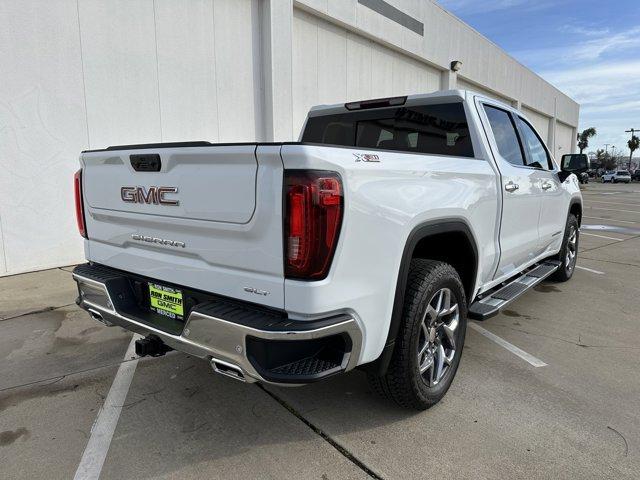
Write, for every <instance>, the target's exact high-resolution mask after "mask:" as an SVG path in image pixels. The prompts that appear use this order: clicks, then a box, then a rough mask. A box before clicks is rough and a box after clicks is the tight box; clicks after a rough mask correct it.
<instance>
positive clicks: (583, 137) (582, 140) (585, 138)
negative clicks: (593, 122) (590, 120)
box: [578, 127, 596, 153]
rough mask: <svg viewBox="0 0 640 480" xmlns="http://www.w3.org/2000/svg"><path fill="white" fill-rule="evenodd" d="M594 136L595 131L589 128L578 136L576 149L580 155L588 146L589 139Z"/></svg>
mask: <svg viewBox="0 0 640 480" xmlns="http://www.w3.org/2000/svg"><path fill="white" fill-rule="evenodd" d="M595 136H596V129H595V128H593V127H589V128H587V129H585V130H583V131H582V133H579V134H578V148H579V149H580V153H582V151H583V150H584V149H585V148H587V147H588V146H589V139H590V138H591V137H595Z"/></svg>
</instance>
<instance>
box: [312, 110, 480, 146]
mask: <svg viewBox="0 0 640 480" xmlns="http://www.w3.org/2000/svg"><path fill="white" fill-rule="evenodd" d="M302 141H303V142H307V143H320V144H326V145H339V146H345V147H361V148H372V149H380V150H394V151H400V152H410V153H424V154H431V155H449V156H456V157H473V156H474V152H473V145H472V143H471V136H470V134H469V125H468V124H467V118H466V115H465V112H464V106H463V104H462V103H445V104H437V105H422V106H409V107H407V106H402V107H390V108H377V109H374V110H361V111H356V112H345V113H339V114H334V115H321V116H317V117H310V118H309V119H308V120H307V124H306V127H305V130H304V133H303V134H302Z"/></svg>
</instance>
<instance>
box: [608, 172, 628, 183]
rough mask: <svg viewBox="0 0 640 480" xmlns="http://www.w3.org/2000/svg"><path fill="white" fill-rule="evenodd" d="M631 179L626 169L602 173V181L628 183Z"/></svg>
mask: <svg viewBox="0 0 640 480" xmlns="http://www.w3.org/2000/svg"><path fill="white" fill-rule="evenodd" d="M630 181H631V175H629V172H627V171H626V170H616V171H615V172H607V173H605V174H604V175H602V183H607V182H611V183H618V182H624V183H629V182H630Z"/></svg>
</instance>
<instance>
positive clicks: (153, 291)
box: [149, 283, 184, 320]
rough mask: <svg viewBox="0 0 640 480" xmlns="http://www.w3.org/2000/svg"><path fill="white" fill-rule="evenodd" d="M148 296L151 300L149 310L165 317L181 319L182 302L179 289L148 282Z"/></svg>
mask: <svg viewBox="0 0 640 480" xmlns="http://www.w3.org/2000/svg"><path fill="white" fill-rule="evenodd" d="M149 298H150V301H151V310H153V311H154V312H156V313H159V314H160V315H164V316H165V317H169V318H173V319H178V320H182V318H183V315H184V306H183V304H182V292H181V291H180V290H176V289H175V288H171V287H165V286H164V285H158V284H156V283H149Z"/></svg>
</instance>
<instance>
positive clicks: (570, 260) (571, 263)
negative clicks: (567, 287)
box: [550, 213, 580, 282]
mask: <svg viewBox="0 0 640 480" xmlns="http://www.w3.org/2000/svg"><path fill="white" fill-rule="evenodd" d="M579 243H580V226H579V225H578V219H577V218H576V216H575V215H573V214H572V213H570V214H569V216H568V217H567V225H566V227H565V229H564V238H563V240H562V248H561V249H560V253H559V254H558V257H557V259H558V260H560V262H562V263H561V264H560V267H558V270H556V271H555V272H554V273H553V275H551V277H550V278H551V279H552V280H555V281H557V282H566V281H567V280H569V279H570V278H571V277H572V276H573V272H574V271H575V270H576V261H577V260H578V245H579Z"/></svg>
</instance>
